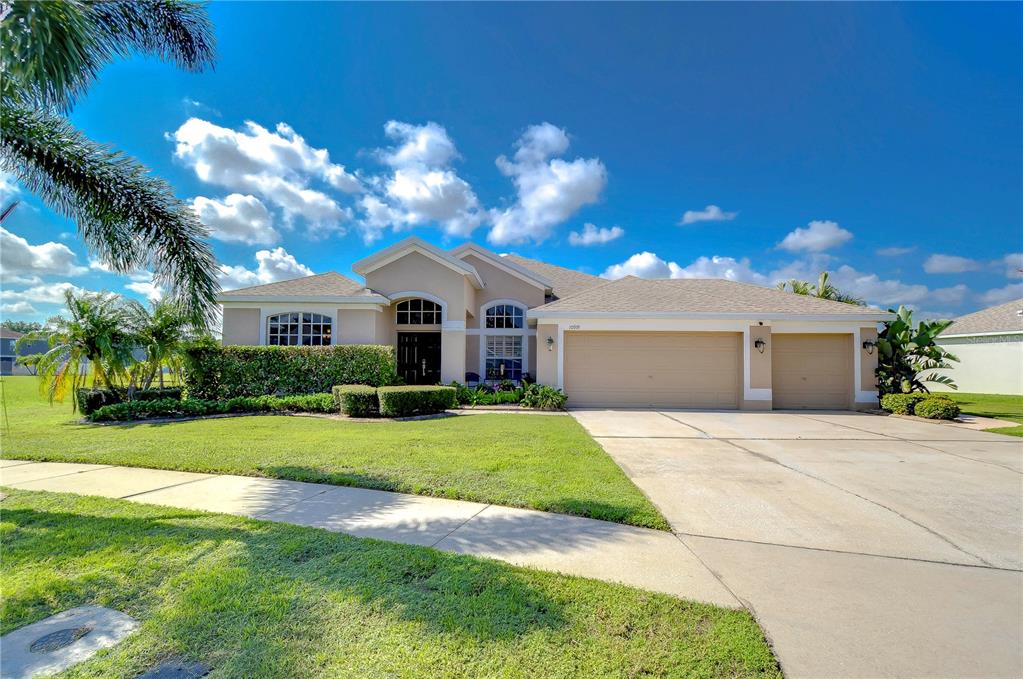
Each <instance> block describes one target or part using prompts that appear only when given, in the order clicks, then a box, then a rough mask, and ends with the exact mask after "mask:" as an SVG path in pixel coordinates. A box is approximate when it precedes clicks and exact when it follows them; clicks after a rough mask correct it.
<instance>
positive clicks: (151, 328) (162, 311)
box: [127, 299, 196, 389]
mask: <svg viewBox="0 0 1023 679" xmlns="http://www.w3.org/2000/svg"><path fill="white" fill-rule="evenodd" d="M127 314H128V320H129V323H130V326H131V333H132V336H133V339H134V341H135V343H136V345H137V346H138V347H139V348H140V349H142V350H143V351H145V352H146V360H145V361H140V362H138V363H136V364H135V366H134V368H133V370H132V379H131V382H132V384H133V385H136V386H138V388H140V389H148V388H149V387H151V386H152V384H153V382H154V380H156V379H157V377H159V384H160V387H161V388H163V386H164V381H163V375H164V369H166V370H167V371H168V372H169V373H170V374H171V375H180V374H181V371H182V369H183V366H184V349H185V344H186V343H187V342H188V341H190V340H192V339H194V338H195V336H196V333H195V332H194V330H193V325H192V319H191V318H190V316H189V315H188V312H187V310H186V309H185V307H184V306H183V305H182V304H180V303H179V302H176V301H173V300H169V299H163V300H160V301H158V302H153V305H152V308H151V309H147V308H146V307H145V306H144V305H142V304H141V303H139V302H136V301H134V300H132V301H130V302H128V303H127Z"/></svg>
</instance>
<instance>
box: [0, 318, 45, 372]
mask: <svg viewBox="0 0 1023 679" xmlns="http://www.w3.org/2000/svg"><path fill="white" fill-rule="evenodd" d="M22 335H24V333H21V332H16V331H14V330H8V329H7V328H4V327H0V375H29V374H31V371H30V370H29V369H28V368H26V367H25V366H23V365H17V364H16V363H15V361H16V360H17V358H18V356H28V355H29V354H41V353H43V352H45V351H46V342H44V341H42V340H39V341H36V342H29V343H28V344H26V345H25V346H23V347H21V350H20V351H15V350H14V344H15V343H16V342H17V341H18V339H20V338H21V336H22Z"/></svg>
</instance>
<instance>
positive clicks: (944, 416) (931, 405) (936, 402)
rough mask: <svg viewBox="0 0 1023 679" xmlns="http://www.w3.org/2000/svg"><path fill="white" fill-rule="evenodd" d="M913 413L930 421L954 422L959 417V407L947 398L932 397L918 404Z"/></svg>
mask: <svg viewBox="0 0 1023 679" xmlns="http://www.w3.org/2000/svg"><path fill="white" fill-rule="evenodd" d="M913 413H914V414H916V415H917V416H918V417H926V418H927V419H929V420H954V419H955V418H957V417H959V406H958V405H957V404H956V402H955V401H953V400H952V399H950V398H948V397H947V396H932V397H929V398H925V399H923V400H922V401H920V402H919V403H917V404H916V406H915V407H914V408H913Z"/></svg>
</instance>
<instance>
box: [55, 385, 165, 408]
mask: <svg viewBox="0 0 1023 679" xmlns="http://www.w3.org/2000/svg"><path fill="white" fill-rule="evenodd" d="M181 393H182V389H181V387H163V388H158V389H136V390H135V391H133V392H132V393H131V400H133V401H159V400H163V399H173V400H177V401H180V400H181ZM75 397H76V400H77V401H78V409H79V410H80V411H81V412H82V414H83V415H89V414H91V413H93V412H94V411H96V410H98V409H99V408H102V407H103V406H109V405H114V404H116V403H122V402H124V401H127V400H128V391H127V390H126V389H125V390H116V391H115V390H113V389H85V388H82V389H79V390H78V392H77V393H76V394H75Z"/></svg>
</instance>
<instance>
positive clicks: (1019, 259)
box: [1002, 252, 1023, 278]
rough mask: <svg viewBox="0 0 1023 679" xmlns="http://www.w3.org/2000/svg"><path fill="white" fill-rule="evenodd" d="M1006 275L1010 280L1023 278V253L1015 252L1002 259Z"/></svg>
mask: <svg viewBox="0 0 1023 679" xmlns="http://www.w3.org/2000/svg"><path fill="white" fill-rule="evenodd" d="M1002 263H1003V264H1004V265H1005V275H1006V276H1008V277H1009V278H1023V252H1013V253H1010V254H1008V255H1006V256H1005V257H1002Z"/></svg>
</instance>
